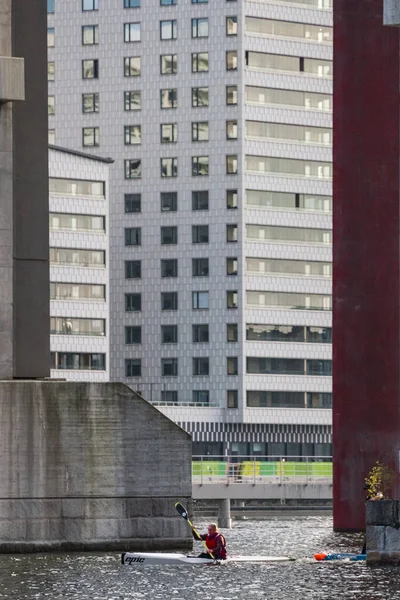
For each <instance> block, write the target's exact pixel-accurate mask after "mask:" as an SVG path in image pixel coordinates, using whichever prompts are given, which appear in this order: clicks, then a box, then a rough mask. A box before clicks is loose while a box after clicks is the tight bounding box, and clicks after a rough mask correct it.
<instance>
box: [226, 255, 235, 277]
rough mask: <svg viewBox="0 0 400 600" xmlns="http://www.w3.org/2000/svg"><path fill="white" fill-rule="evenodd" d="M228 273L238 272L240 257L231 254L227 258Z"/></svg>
mask: <svg viewBox="0 0 400 600" xmlns="http://www.w3.org/2000/svg"><path fill="white" fill-rule="evenodd" d="M226 274H227V275H229V276H232V275H237V274H238V259H237V257H236V256H234V257H233V256H229V257H228V258H227V259H226Z"/></svg>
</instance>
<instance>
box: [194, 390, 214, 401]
mask: <svg viewBox="0 0 400 600" xmlns="http://www.w3.org/2000/svg"><path fill="white" fill-rule="evenodd" d="M192 401H193V403H194V404H208V403H209V402H210V392H209V390H192Z"/></svg>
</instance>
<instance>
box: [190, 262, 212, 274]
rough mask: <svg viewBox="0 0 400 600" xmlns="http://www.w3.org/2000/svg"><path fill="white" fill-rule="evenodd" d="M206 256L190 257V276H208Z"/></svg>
mask: <svg viewBox="0 0 400 600" xmlns="http://www.w3.org/2000/svg"><path fill="white" fill-rule="evenodd" d="M208 275H209V272H208V258H192V276H193V277H208Z"/></svg>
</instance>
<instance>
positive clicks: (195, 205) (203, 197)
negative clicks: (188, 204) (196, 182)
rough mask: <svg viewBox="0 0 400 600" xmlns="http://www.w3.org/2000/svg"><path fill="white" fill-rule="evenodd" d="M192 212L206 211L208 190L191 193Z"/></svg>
mask: <svg viewBox="0 0 400 600" xmlns="http://www.w3.org/2000/svg"><path fill="white" fill-rule="evenodd" d="M192 210H208V190H204V191H199V192H192Z"/></svg>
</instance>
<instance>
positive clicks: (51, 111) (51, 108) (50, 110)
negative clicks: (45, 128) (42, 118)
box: [47, 96, 56, 115]
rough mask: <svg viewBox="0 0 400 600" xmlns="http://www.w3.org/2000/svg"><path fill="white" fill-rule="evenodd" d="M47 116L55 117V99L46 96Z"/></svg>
mask: <svg viewBox="0 0 400 600" xmlns="http://www.w3.org/2000/svg"><path fill="white" fill-rule="evenodd" d="M47 114H48V115H55V114H56V106H55V97H54V96H47Z"/></svg>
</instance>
